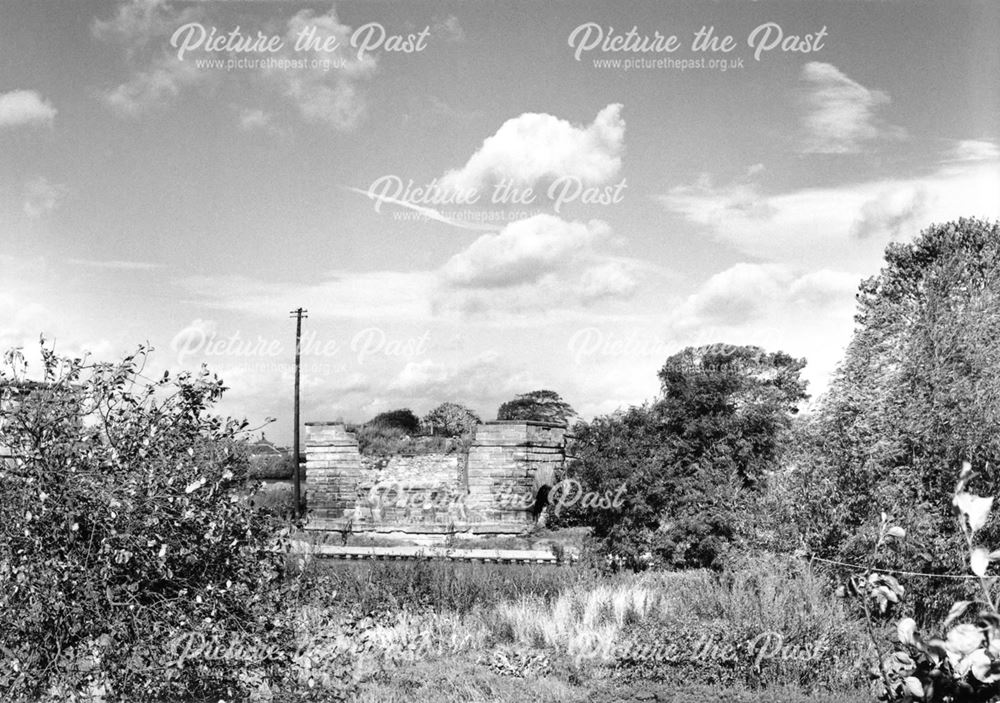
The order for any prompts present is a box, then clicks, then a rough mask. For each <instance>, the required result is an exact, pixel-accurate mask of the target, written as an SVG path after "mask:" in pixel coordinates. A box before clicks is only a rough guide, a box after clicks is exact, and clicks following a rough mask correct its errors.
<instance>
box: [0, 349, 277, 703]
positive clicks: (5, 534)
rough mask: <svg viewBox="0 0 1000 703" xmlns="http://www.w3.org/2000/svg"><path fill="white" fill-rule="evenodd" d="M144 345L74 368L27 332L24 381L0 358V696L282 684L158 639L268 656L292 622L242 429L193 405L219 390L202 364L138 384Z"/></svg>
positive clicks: (254, 668) (150, 695) (13, 363)
mask: <svg viewBox="0 0 1000 703" xmlns="http://www.w3.org/2000/svg"><path fill="white" fill-rule="evenodd" d="M146 352H147V350H146V349H144V348H140V350H139V352H138V353H137V354H135V355H131V356H128V357H126V358H125V359H124V361H122V362H121V363H117V364H106V363H95V364H87V363H85V361H84V360H82V359H68V358H59V357H57V356H56V355H55V354H54V353H53V352H51V351H50V350H48V349H47V348H46V347H45V346H44V340H43V345H42V353H43V361H44V366H43V372H44V373H43V377H44V381H43V382H42V383H40V384H37V383H36V384H32V383H28V382H27V381H25V373H26V369H27V365H26V364H25V363H24V361H23V357H21V355H20V353H19V352H17V351H12V352H8V353H7V354H6V355H5V357H4V363H3V366H2V367H0V409H2V411H3V412H2V420H3V422H2V427H0V446H2V445H6V446H7V447H8V448H10V450H11V452H12V454H13V458H12V459H10V460H9V461H7V462H6V463H5V464H3V466H2V467H0V493H2V495H3V500H2V501H0V698H3V700H37V698H38V697H39V696H40V695H41V694H42V693H43V692H46V691H48V692H50V693H51V692H53V691H55V692H60V693H59V695H60V696H62V697H72V696H73V695H76V694H80V695H83V694H89V695H112V696H114V697H115V698H116V699H120V700H139V701H142V700H164V699H180V698H184V697H187V696H212V697H218V696H232V695H237V694H241V693H242V694H246V693H247V692H250V691H254V690H255V689H256V687H257V686H258V685H259V684H261V683H262V682H264V681H266V680H271V681H276V680H279V679H280V678H281V677H282V676H283V673H282V670H281V667H279V666H278V664H279V662H278V661H276V660H264V661H261V660H257V659H249V658H248V659H235V660H228V661H222V660H219V659H194V658H192V659H188V660H187V661H184V658H183V657H180V658H178V652H177V651H175V650H174V649H172V644H171V642H172V640H173V639H174V638H175V637H178V636H183V635H185V634H187V633H196V635H197V636H198V637H204V638H206V639H207V640H209V641H213V640H218V641H220V642H224V643H227V644H228V643H233V642H235V643H243V644H249V643H253V646H256V647H258V648H261V647H265V648H266V647H270V646H274V647H276V648H278V649H280V648H282V647H285V646H287V645H288V644H289V643H290V641H291V640H290V637H291V630H290V628H289V626H288V624H287V623H286V622H285V621H284V620H283V619H282V617H281V615H280V611H279V605H280V591H279V589H278V588H277V584H279V583H280V580H281V578H282V559H281V556H280V555H279V554H275V553H274V552H272V551H271V549H270V548H269V547H270V540H271V536H272V534H273V527H274V525H273V523H272V521H271V520H270V519H269V516H268V515H267V514H266V513H261V512H259V511H257V510H255V509H254V508H252V507H251V506H250V505H249V504H248V503H247V502H246V501H245V500H243V499H241V498H240V496H239V493H241V492H242V491H244V489H245V488H246V483H247V468H248V459H247V456H246V454H245V450H244V449H243V447H242V445H241V443H240V442H239V441H238V440H239V439H241V437H242V433H243V430H244V429H245V423H236V422H233V421H231V420H223V419H220V418H218V417H215V416H212V415H210V414H209V412H208V410H209V408H210V406H211V405H212V404H213V403H214V402H215V401H216V400H217V399H218V398H219V397H220V395H221V394H222V392H223V390H224V387H223V385H222V383H221V381H219V380H218V379H217V378H215V377H213V376H209V374H208V372H207V371H205V370H203V371H202V372H201V373H199V374H195V375H191V374H188V373H183V374H181V375H179V376H177V377H176V378H174V379H171V378H170V377H169V376H168V375H167V374H164V376H163V377H162V378H161V379H160V380H158V381H154V382H150V381H146V380H144V378H143V377H142V376H141V372H140V369H141V368H142V364H143V362H144V360H145V356H146ZM174 644H176V642H174ZM258 651H259V649H258Z"/></svg>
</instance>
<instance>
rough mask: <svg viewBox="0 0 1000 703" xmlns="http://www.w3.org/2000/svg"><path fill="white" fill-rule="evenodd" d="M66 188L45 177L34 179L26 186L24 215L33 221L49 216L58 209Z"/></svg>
mask: <svg viewBox="0 0 1000 703" xmlns="http://www.w3.org/2000/svg"><path fill="white" fill-rule="evenodd" d="M65 194H66V187H65V186H63V185H58V184H55V183H52V182H51V181H49V180H48V179H47V178H45V177H44V176H38V177H37V178H32V179H31V180H30V181H28V182H27V183H26V184H25V186H24V214H25V215H27V216H28V217H29V218H31V219H32V220H37V219H39V218H41V217H44V216H45V215H47V214H49V213H50V212H52V211H53V210H55V209H56V208H57V207H59V202H60V201H61V200H62V198H63V196H64V195H65Z"/></svg>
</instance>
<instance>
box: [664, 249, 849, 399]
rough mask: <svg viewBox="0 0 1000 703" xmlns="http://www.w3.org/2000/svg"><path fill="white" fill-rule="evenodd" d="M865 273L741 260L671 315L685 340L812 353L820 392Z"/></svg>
mask: <svg viewBox="0 0 1000 703" xmlns="http://www.w3.org/2000/svg"><path fill="white" fill-rule="evenodd" d="M859 281H860V277H859V276H857V275H855V274H850V273H845V272H843V271H836V270H833V269H828V268H823V269H818V270H813V271H808V270H804V269H801V268H797V267H793V266H788V265H783V264H751V263H740V264H736V265H734V266H731V267H730V268H728V269H726V270H724V271H721V272H719V273H717V274H715V275H713V276H711V277H710V278H709V279H708V280H706V281H705V282H704V283H703V284H702V285H701V286H700V287H699V288H698V289H697V290H696V291H695V292H694V293H693V294H691V295H690V296H688V297H687V298H686V299H685V300H684V301H683V302H682V303H681V304H680V305H679V306H678V307H677V308H676V309H675V310H674V311H673V312H672V313H671V314H670V318H669V321H668V324H667V328H668V330H669V331H668V334H667V336H668V338H670V339H672V340H677V341H678V342H681V341H683V345H684V346H687V345H701V344H708V343H712V342H717V341H720V340H739V342H740V343H741V344H755V345H758V346H761V347H763V348H765V349H767V350H769V351H777V350H779V349H780V350H782V351H785V352H787V353H789V354H792V355H793V356H797V357H805V358H806V359H807V361H808V365H807V367H806V369H805V372H804V376H805V378H807V380H809V381H810V383H811V385H812V391H813V393H814V394H815V393H819V392H822V390H824V387H825V384H826V383H827V381H828V379H829V377H830V374H831V373H832V372H833V371H834V369H835V368H836V366H837V364H838V363H839V361H840V359H841V357H842V355H843V350H844V348H845V346H846V345H847V343H848V341H849V340H850V337H851V331H852V330H853V327H854V323H853V314H854V304H855V300H854V294H855V292H856V291H857V287H858V283H859Z"/></svg>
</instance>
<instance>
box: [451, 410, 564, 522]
mask: <svg viewBox="0 0 1000 703" xmlns="http://www.w3.org/2000/svg"><path fill="white" fill-rule="evenodd" d="M565 443H566V428H565V426H560V425H551V424H548V423H542V422H532V421H513V420H511V421H496V422H488V423H485V424H483V425H480V426H479V427H478V428H477V429H476V437H475V440H474V442H473V444H472V446H471V447H470V448H469V459H468V468H467V474H468V487H469V497H468V506H469V511H470V512H472V513H474V514H476V515H478V516H480V518H481V519H482V520H484V521H486V522H514V523H532V522H533V521H534V515H533V514H532V512H531V511H530V510H529V507H530V506H531V505H532V504H533V503H534V499H535V496H536V494H537V493H538V489H539V488H541V487H542V486H544V485H548V486H551V485H553V484H554V483H555V482H556V477H557V475H558V474H559V473H560V471H561V469H562V466H563V463H564V461H565Z"/></svg>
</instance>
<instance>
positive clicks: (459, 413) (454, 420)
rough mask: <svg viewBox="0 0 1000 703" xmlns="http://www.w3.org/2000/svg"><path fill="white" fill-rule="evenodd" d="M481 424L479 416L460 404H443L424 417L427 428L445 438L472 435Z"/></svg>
mask: <svg viewBox="0 0 1000 703" xmlns="http://www.w3.org/2000/svg"><path fill="white" fill-rule="evenodd" d="M479 424H482V420H480V419H479V416H478V415H476V413H474V412H472V410H470V409H469V408H467V407H465V406H464V405H459V404H458V403H441V404H440V405H439V406H437V407H436V408H434V409H433V410H431V411H430V412H429V413H427V415H426V416H425V417H424V426H425V427H429V428H431V429H432V431H433V433H434V434H441V435H444V436H445V437H460V436H462V435H471V434H472V433H473V432H475V429H476V425H479Z"/></svg>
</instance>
